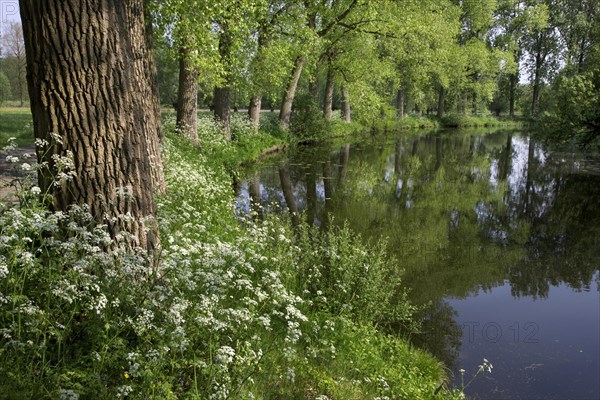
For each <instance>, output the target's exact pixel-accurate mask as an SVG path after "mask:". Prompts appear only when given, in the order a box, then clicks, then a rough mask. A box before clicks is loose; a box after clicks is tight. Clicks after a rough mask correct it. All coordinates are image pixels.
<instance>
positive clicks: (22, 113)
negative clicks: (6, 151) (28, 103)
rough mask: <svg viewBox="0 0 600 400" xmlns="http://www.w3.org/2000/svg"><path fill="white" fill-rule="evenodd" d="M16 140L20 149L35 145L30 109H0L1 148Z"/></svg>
mask: <svg viewBox="0 0 600 400" xmlns="http://www.w3.org/2000/svg"><path fill="white" fill-rule="evenodd" d="M11 137H14V138H16V142H17V145H18V146H19V147H27V146H31V145H33V124H32V121H31V110H30V109H29V107H23V108H20V107H0V148H2V147H4V146H5V145H6V143H7V142H8V139H9V138H11Z"/></svg>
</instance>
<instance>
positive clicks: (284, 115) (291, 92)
mask: <svg viewBox="0 0 600 400" xmlns="http://www.w3.org/2000/svg"><path fill="white" fill-rule="evenodd" d="M303 67H304V57H298V58H296V64H295V66H294V70H293V71H292V76H291V78H290V81H289V83H288V87H287V89H286V91H285V95H284V97H283V101H282V103H281V110H279V123H280V124H281V126H282V127H283V128H284V129H287V128H289V126H290V117H291V115H292V104H293V103H294V97H295V96H296V88H297V87H298V81H299V80H300V75H301V74H302V68H303Z"/></svg>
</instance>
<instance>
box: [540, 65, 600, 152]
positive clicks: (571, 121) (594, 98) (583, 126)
mask: <svg viewBox="0 0 600 400" xmlns="http://www.w3.org/2000/svg"><path fill="white" fill-rule="evenodd" d="M540 128H541V129H542V132H544V133H545V135H544V136H545V138H546V139H548V138H551V139H552V140H553V141H555V142H557V143H560V144H563V145H564V144H569V143H570V142H571V140H575V141H576V142H577V143H578V144H579V145H581V146H584V147H587V146H589V145H591V144H592V143H593V142H594V141H595V140H597V138H598V137H600V70H596V71H592V72H588V73H584V74H581V75H576V76H574V77H566V76H565V77H561V79H560V80H559V81H558V83H557V89H556V97H555V99H554V107H553V113H552V114H546V115H544V116H543V117H542V122H541V125H540Z"/></svg>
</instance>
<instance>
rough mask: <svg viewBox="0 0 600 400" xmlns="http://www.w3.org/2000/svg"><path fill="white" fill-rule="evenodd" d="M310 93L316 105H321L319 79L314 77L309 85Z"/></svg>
mask: <svg viewBox="0 0 600 400" xmlns="http://www.w3.org/2000/svg"><path fill="white" fill-rule="evenodd" d="M308 93H310V95H311V96H312V98H313V99H314V101H315V103H316V104H319V85H318V84H317V77H316V76H315V77H313V78H312V79H311V80H310V82H309V83H308Z"/></svg>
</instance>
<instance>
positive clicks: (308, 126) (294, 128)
mask: <svg viewBox="0 0 600 400" xmlns="http://www.w3.org/2000/svg"><path fill="white" fill-rule="evenodd" d="M327 128H328V124H327V121H325V119H324V118H323V113H322V112H321V110H320V109H319V107H318V105H317V103H316V101H315V98H314V97H313V96H312V95H311V94H310V93H305V94H301V95H299V96H297V97H296V99H295V100H294V110H293V112H292V116H291V120H290V131H291V132H292V133H293V134H294V135H295V137H296V138H298V140H300V141H302V140H319V139H322V138H323V137H325V136H326V134H327V132H328V129H327Z"/></svg>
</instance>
